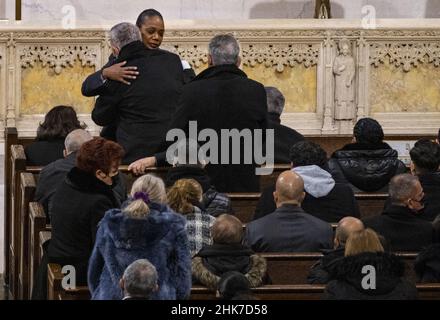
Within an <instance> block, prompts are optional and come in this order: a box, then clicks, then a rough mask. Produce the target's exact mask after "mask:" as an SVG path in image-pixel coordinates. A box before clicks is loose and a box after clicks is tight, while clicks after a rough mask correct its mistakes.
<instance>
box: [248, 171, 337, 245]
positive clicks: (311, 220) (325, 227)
mask: <svg viewBox="0 0 440 320" xmlns="http://www.w3.org/2000/svg"><path fill="white" fill-rule="evenodd" d="M304 197H305V192H304V181H303V179H302V178H301V177H300V176H299V175H298V174H296V173H295V172H293V171H285V172H283V173H282V174H280V176H279V177H278V180H277V184H276V190H275V192H274V198H275V201H276V204H277V209H276V210H275V212H273V213H272V214H270V215H267V216H265V217H263V218H261V219H258V220H255V221H252V222H251V223H249V224H248V225H247V226H246V236H245V240H244V242H245V243H246V244H247V245H249V246H250V247H251V248H252V249H253V250H254V251H255V252H316V251H320V250H322V249H331V248H332V245H333V230H332V227H331V226H330V225H329V224H328V223H326V222H324V221H322V220H320V219H318V218H315V217H314V216H312V215H309V214H308V213H306V212H304V210H303V209H301V203H302V201H303V200H304Z"/></svg>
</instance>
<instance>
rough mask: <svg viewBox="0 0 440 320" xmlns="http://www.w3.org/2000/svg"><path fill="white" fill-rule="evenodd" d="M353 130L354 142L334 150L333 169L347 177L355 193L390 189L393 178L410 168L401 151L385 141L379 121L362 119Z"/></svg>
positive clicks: (335, 173) (330, 164)
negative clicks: (400, 155) (398, 151)
mask: <svg viewBox="0 0 440 320" xmlns="http://www.w3.org/2000/svg"><path fill="white" fill-rule="evenodd" d="M353 131H354V143H351V144H348V145H346V146H344V147H343V148H342V149H341V150H338V151H336V152H335V153H333V155H332V156H331V159H330V161H329V167H330V171H331V172H332V174H333V175H335V176H343V177H345V179H346V180H347V181H348V182H349V183H350V184H351V186H352V188H353V190H354V191H355V192H359V191H364V192H375V191H386V187H387V185H388V183H389V181H390V180H391V178H392V177H394V176H395V175H398V174H401V173H405V172H406V171H407V169H406V166H405V164H404V163H403V162H402V161H400V160H399V159H398V153H397V151H396V150H393V149H391V147H390V146H389V145H388V144H387V143H384V142H383V138H384V133H383V130H382V127H381V125H380V124H379V122H377V121H376V120H374V119H371V118H364V119H361V120H359V121H358V122H357V123H356V125H355V127H354V130H353Z"/></svg>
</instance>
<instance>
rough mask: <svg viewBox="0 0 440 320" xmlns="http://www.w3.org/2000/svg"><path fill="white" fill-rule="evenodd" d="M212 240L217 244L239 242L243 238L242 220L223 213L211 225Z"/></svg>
mask: <svg viewBox="0 0 440 320" xmlns="http://www.w3.org/2000/svg"><path fill="white" fill-rule="evenodd" d="M211 235H212V240H213V242H214V243H216V244H238V243H241V241H242V239H243V224H242V222H241V221H240V220H239V219H238V218H236V217H234V216H232V215H230V214H222V215H221V216H219V217H218V218H217V219H216V220H215V222H214V224H213V225H212V227H211Z"/></svg>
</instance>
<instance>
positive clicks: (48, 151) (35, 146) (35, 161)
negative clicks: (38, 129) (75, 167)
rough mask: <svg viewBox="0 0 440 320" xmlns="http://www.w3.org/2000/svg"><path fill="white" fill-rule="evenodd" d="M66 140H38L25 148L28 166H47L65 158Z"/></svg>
mask: <svg viewBox="0 0 440 320" xmlns="http://www.w3.org/2000/svg"><path fill="white" fill-rule="evenodd" d="M63 151H64V138H62V139H54V140H37V141H35V142H33V143H31V144H30V145H28V146H26V147H25V148H24V152H25V155H26V164H27V165H28V166H46V165H48V164H49V163H52V162H54V161H56V160H59V159H62V158H64V155H63Z"/></svg>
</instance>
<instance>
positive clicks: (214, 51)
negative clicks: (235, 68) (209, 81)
mask: <svg viewBox="0 0 440 320" xmlns="http://www.w3.org/2000/svg"><path fill="white" fill-rule="evenodd" d="M209 54H210V55H211V58H212V64H213V65H214V66H220V65H224V64H237V63H238V57H239V55H240V46H239V45H238V41H237V40H236V39H235V38H234V36H233V35H231V34H220V35H217V36H215V37H214V38H212V39H211V41H210V42H209Z"/></svg>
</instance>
